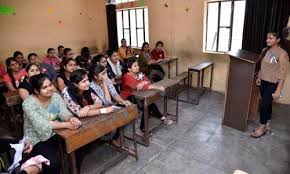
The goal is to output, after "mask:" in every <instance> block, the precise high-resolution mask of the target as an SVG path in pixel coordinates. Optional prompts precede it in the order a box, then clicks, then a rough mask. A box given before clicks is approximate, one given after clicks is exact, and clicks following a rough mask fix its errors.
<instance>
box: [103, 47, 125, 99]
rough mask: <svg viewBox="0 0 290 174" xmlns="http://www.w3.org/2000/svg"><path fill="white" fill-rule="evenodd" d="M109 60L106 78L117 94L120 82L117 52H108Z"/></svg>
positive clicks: (120, 70) (119, 64)
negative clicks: (111, 83) (110, 81)
mask: <svg viewBox="0 0 290 174" xmlns="http://www.w3.org/2000/svg"><path fill="white" fill-rule="evenodd" d="M108 56H109V59H108V60H107V62H108V64H107V73H108V77H109V78H110V79H111V80H112V82H113V84H114V86H115V88H116V90H117V91H118V93H119V92H120V89H119V88H120V85H121V82H122V69H123V67H122V65H121V61H120V58H119V54H118V52H117V51H108Z"/></svg>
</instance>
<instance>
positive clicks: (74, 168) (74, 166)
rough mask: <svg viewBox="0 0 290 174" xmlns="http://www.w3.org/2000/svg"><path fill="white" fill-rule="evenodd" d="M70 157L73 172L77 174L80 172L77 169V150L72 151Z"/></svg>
mask: <svg viewBox="0 0 290 174" xmlns="http://www.w3.org/2000/svg"><path fill="white" fill-rule="evenodd" d="M69 159H70V162H71V167H72V172H73V174H77V173H78V170H77V164H76V155H75V152H71V153H70V154H69Z"/></svg>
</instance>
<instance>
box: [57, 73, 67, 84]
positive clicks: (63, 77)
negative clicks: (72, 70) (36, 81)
mask: <svg viewBox="0 0 290 174" xmlns="http://www.w3.org/2000/svg"><path fill="white" fill-rule="evenodd" d="M57 78H61V79H62V80H63V82H64V84H65V86H68V85H69V83H70V81H69V80H68V79H67V78H66V76H65V74H64V72H62V71H61V72H60V73H59V74H58V76H57Z"/></svg>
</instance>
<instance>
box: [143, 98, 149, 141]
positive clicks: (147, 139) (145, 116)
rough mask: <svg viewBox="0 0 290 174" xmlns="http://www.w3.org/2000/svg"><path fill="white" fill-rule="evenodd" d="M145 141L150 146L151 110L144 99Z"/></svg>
mask: <svg viewBox="0 0 290 174" xmlns="http://www.w3.org/2000/svg"><path fill="white" fill-rule="evenodd" d="M144 103H145V104H144V105H145V106H144V129H145V132H144V142H145V144H146V145H148V146H149V111H148V105H147V102H145V101H144Z"/></svg>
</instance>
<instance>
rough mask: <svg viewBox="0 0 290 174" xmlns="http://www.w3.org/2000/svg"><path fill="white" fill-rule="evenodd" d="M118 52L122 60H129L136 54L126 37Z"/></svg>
mask: <svg viewBox="0 0 290 174" xmlns="http://www.w3.org/2000/svg"><path fill="white" fill-rule="evenodd" d="M118 53H119V55H120V58H121V59H122V60H127V59H128V58H130V57H133V56H134V51H133V49H132V48H131V46H127V41H126V39H122V40H121V47H120V48H119V50H118Z"/></svg>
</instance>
